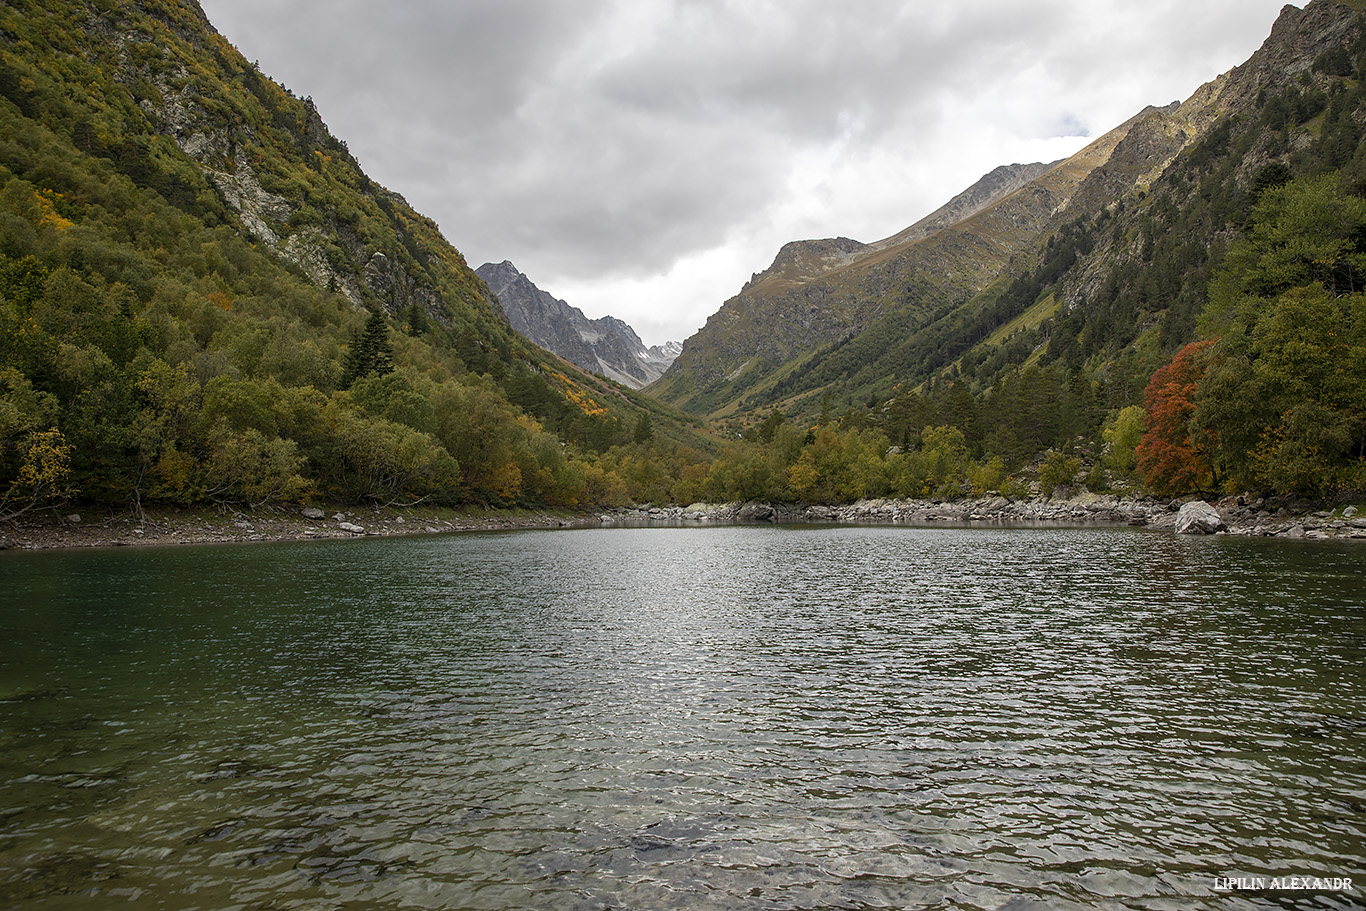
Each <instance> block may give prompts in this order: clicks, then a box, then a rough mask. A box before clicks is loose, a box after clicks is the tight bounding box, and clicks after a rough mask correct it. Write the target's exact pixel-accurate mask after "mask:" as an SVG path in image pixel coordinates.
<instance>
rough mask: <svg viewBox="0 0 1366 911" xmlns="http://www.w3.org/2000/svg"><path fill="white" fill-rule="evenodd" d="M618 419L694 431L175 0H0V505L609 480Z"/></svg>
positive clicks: (684, 444)
mask: <svg viewBox="0 0 1366 911" xmlns="http://www.w3.org/2000/svg"><path fill="white" fill-rule="evenodd" d="M633 440H634V441H636V444H637V445H646V444H648V445H651V446H654V447H655V449H656V450H657V451H658V452H659V453H661V456H662V457H669V458H676V459H681V460H682V461H683V462H686V461H688V460H689V459H693V458H702V455H701V454H700V453H698V454H697V455H696V456H694V455H692V454H691V453H693V452H694V449H693V447H695V446H700V447H704V448H705V447H706V446H707V445H709V443H708V441H707V440H706V439H704V438H703V437H701V436H700V435H699V434H698V433H697V431H696V429H695V428H693V427H690V426H688V424H687V422H686V421H685V420H684V419H683V418H682V416H681V415H679V414H678V413H677V412H675V411H673V410H672V409H669V408H667V407H664V406H662V405H660V404H659V403H657V402H654V401H652V400H649V399H646V398H644V397H642V396H638V395H635V394H634V393H632V392H631V391H630V390H623V389H622V388H621V387H620V386H619V385H617V384H614V383H609V382H606V381H603V380H600V379H598V378H596V377H593V376H591V375H589V374H586V373H584V372H582V371H580V370H578V369H577V368H574V367H572V366H570V365H568V364H566V363H565V362H564V361H562V360H560V359H558V358H555V357H553V356H551V355H549V354H547V353H546V352H544V351H542V350H541V349H540V348H537V347H536V346H534V345H532V344H530V343H529V342H527V341H526V340H525V339H524V338H523V337H521V336H520V335H518V334H517V333H516V332H514V331H513V330H512V328H511V326H510V325H509V324H508V321H507V319H506V317H505V316H504V315H503V313H502V311H501V310H500V309H499V307H498V306H497V304H496V302H495V298H494V296H493V294H492V293H491V292H490V291H489V289H488V288H487V286H486V285H485V283H484V282H483V281H482V280H481V279H480V278H479V277H478V276H477V275H475V274H474V272H473V271H472V270H471V269H470V268H469V267H468V266H467V265H466V263H465V260H464V258H463V257H462V256H461V254H460V253H459V251H458V250H456V249H455V248H454V247H452V246H451V245H450V244H449V243H448V242H447V241H446V239H445V238H443V237H442V236H441V234H440V233H439V231H438V230H437V228H436V225H435V223H434V222H433V221H432V220H431V219H429V218H427V217H425V216H424V215H422V214H420V213H419V212H417V211H415V210H414V209H413V208H412V207H411V206H410V205H409V204H408V203H407V202H406V201H405V200H404V199H403V198H402V197H401V196H400V195H398V194H397V193H394V192H392V191H390V190H388V189H386V188H384V187H382V186H380V185H378V184H377V183H375V182H374V181H373V180H371V179H370V178H369V177H368V176H367V175H366V174H365V171H364V170H363V168H362V166H361V164H360V162H358V161H357V160H356V159H355V157H354V156H352V155H351V153H350V152H349V150H348V148H347V145H346V143H345V141H343V140H342V139H340V138H338V137H335V136H333V135H332V133H331V132H330V131H329V130H328V128H327V126H326V124H325V123H324V121H323V119H322V117H321V114H320V112H319V111H318V110H317V108H316V107H315V106H314V105H313V103H312V102H311V100H309V99H308V98H306V97H305V98H299V97H296V96H295V95H294V93H293V92H292V91H290V90H289V89H286V88H284V87H283V86H281V85H279V84H277V83H275V82H274V81H272V80H271V79H270V78H268V77H267V76H266V75H265V74H263V73H261V72H259V71H258V69H257V68H256V67H255V66H254V65H253V64H251V63H249V62H248V61H246V60H245V59H244V58H243V57H242V55H241V54H239V53H238V52H237V50H236V49H235V48H234V47H233V46H232V45H231V43H229V41H228V40H227V39H226V38H225V37H224V36H222V35H220V34H219V33H218V32H217V31H216V30H215V29H214V28H213V26H212V25H211V24H210V22H209V21H208V19H207V18H206V17H205V15H204V12H203V10H202V9H201V8H200V7H199V5H198V4H197V3H195V2H193V0H129V2H111V0H93V2H83V0H47V2H42V3H36V2H32V0H12V2H9V3H5V4H0V519H3V518H5V517H9V516H13V515H16V514H18V513H21V512H24V511H26V510H29V509H34V508H39V507H44V506H48V505H51V504H53V503H59V502H62V501H64V500H69V499H72V498H80V499H82V500H85V501H88V502H95V503H99V504H105V505H109V506H133V507H135V508H141V506H142V505H143V504H153V503H176V504H195V503H205V502H209V503H218V504H263V503H271V502H281V501H298V500H306V499H309V498H313V497H323V498H327V499H332V500H338V501H343V502H377V503H411V502H430V503H444V504H451V505H459V504H462V503H483V504H490V505H512V504H525V505H540V504H552V505H560V506H574V505H583V504H588V503H609V502H622V501H623V500H624V499H625V498H626V496H627V494H626V490H627V485H626V483H625V482H624V481H623V480H622V479H621V478H620V477H619V476H618V475H616V474H615V473H614V471H613V469H612V465H611V464H607V463H603V462H602V460H603V457H604V456H603V454H604V453H606V452H608V451H609V450H611V449H613V448H614V447H618V446H625V445H630V444H632V442H633Z"/></svg>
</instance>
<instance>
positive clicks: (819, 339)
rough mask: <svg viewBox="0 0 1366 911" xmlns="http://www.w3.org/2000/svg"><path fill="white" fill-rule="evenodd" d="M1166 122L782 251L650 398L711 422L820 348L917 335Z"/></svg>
mask: <svg viewBox="0 0 1366 911" xmlns="http://www.w3.org/2000/svg"><path fill="white" fill-rule="evenodd" d="M1165 116H1166V115H1164V114H1163V113H1162V112H1160V111H1158V110H1156V109H1151V108H1150V109H1148V110H1146V111H1144V112H1143V113H1141V114H1140V115H1138V116H1137V117H1135V118H1133V119H1132V120H1130V121H1129V122H1127V123H1125V124H1123V125H1121V126H1120V127H1118V128H1116V129H1115V130H1112V131H1111V132H1109V133H1107V134H1106V135H1104V136H1102V137H1100V138H1099V139H1097V140H1095V141H1094V142H1092V143H1091V144H1089V145H1088V146H1087V147H1086V148H1085V149H1083V150H1082V151H1080V152H1078V153H1077V154H1076V155H1074V156H1072V157H1071V158H1069V159H1066V160H1065V161H1061V162H1056V163H1053V164H1051V165H1047V164H1032V165H1013V166H1010V167H1007V168H1000V169H997V170H996V171H993V172H992V173H991V174H988V175H986V176H985V177H983V178H982V179H981V180H979V181H978V182H977V183H975V184H974V185H973V186H972V187H969V188H968V189H967V190H965V191H964V192H962V193H960V194H959V195H958V196H956V197H955V198H954V199H953V200H951V201H950V202H949V203H947V204H946V205H945V206H943V207H941V208H940V209H939V210H937V211H936V212H934V213H931V214H930V215H929V216H926V217H925V218H923V219H921V220H920V221H918V222H916V223H915V224H913V225H911V226H910V227H908V228H906V229H904V230H902V231H900V232H898V233H897V234H895V235H893V236H891V237H888V238H886V239H884V240H881V241H877V242H875V243H871V244H861V243H858V242H857V241H853V240H849V239H848V238H837V239H834V240H823V241H798V242H794V243H790V244H787V245H785V246H784V247H783V249H782V250H781V251H779V254H778V256H777V257H776V258H775V260H774V262H773V264H772V265H771V266H770V267H769V268H768V269H766V270H764V271H763V272H761V273H757V274H755V276H754V277H753V278H752V279H751V280H750V281H749V282H748V283H746V285H745V287H744V288H743V289H742V290H741V291H740V293H739V294H737V295H736V296H735V297H733V298H731V299H730V300H728V301H726V302H725V304H723V305H722V307H721V309H720V310H719V311H718V312H717V313H716V314H714V315H713V316H712V317H711V318H710V319H709V320H708V321H707V324H706V325H705V326H704V327H703V328H702V329H701V330H700V331H699V332H698V333H697V334H696V335H694V336H692V337H691V338H689V339H688V340H687V341H686V342H684V345H683V351H682V353H681V354H680V355H679V357H678V359H677V360H676V361H675V362H674V363H673V365H672V366H671V367H670V368H669V370H668V371H666V372H665V375H664V376H663V377H662V378H661V379H660V380H659V381H658V382H657V383H655V384H654V385H653V386H652V387H651V388H650V392H651V393H652V394H654V395H656V396H658V397H659V398H661V399H663V400H665V401H668V402H671V403H673V404H676V405H679V406H680V407H682V408H684V409H685V410H687V411H690V412H693V413H696V414H706V415H712V416H717V415H720V414H722V413H728V412H730V411H733V410H734V409H735V406H736V404H737V402H738V399H739V397H740V396H741V395H747V394H752V393H753V392H754V390H755V389H756V388H759V387H762V386H763V384H764V383H765V381H769V380H772V379H773V378H775V377H776V375H777V374H778V373H779V372H780V371H781V370H782V369H783V367H784V366H785V365H787V364H789V363H791V362H792V361H794V360H799V359H801V358H802V357H804V356H806V355H809V354H810V353H812V352H813V351H815V350H818V349H819V348H821V347H822V346H823V345H826V344H829V343H832V342H835V341H837V340H840V339H846V338H850V337H852V336H855V335H857V334H858V333H859V332H860V331H863V330H866V329H868V328H869V327H870V326H873V325H875V324H878V323H879V322H880V321H884V320H887V319H893V320H895V321H898V324H899V327H900V329H901V331H904V332H910V331H913V330H914V328H915V326H916V325H917V324H919V323H920V322H923V321H924V320H926V319H928V318H929V317H932V316H933V315H935V314H938V313H941V312H943V311H945V310H949V309H952V308H954V307H957V306H959V305H961V304H963V303H964V302H966V301H967V300H968V298H970V297H971V296H972V295H973V294H975V293H977V292H979V291H981V290H982V289H984V288H985V287H987V286H988V285H989V284H990V283H991V282H992V281H993V280H994V279H995V278H996V277H997V276H998V275H999V274H1000V273H1001V271H1002V270H1003V269H1004V268H1005V267H1006V266H1007V264H1008V263H1009V261H1010V258H1011V256H1013V255H1014V254H1016V253H1018V252H1020V251H1021V250H1023V249H1025V248H1026V247H1027V246H1028V245H1029V244H1030V243H1032V242H1035V241H1037V239H1038V238H1039V236H1040V235H1041V234H1042V233H1043V232H1044V231H1045V230H1047V228H1048V227H1049V226H1050V225H1053V224H1054V223H1055V220H1056V218H1057V215H1058V213H1059V212H1060V211H1062V210H1064V209H1065V208H1066V207H1067V205H1068V203H1069V201H1070V200H1071V198H1072V196H1073V195H1074V194H1076V193H1077V192H1079V191H1080V190H1081V189H1082V187H1083V185H1084V182H1085V181H1086V180H1087V178H1088V177H1090V176H1091V175H1092V173H1093V172H1094V171H1095V170H1096V169H1097V168H1099V167H1100V166H1101V165H1103V164H1105V163H1106V162H1107V161H1109V160H1110V159H1111V158H1113V157H1114V156H1115V154H1116V149H1117V148H1119V147H1120V145H1121V144H1122V141H1123V140H1125V139H1126V138H1127V137H1128V136H1129V134H1130V133H1131V132H1132V133H1134V134H1135V135H1138V134H1140V133H1141V134H1145V135H1146V134H1147V133H1148V132H1149V131H1151V130H1153V129H1154V128H1155V127H1154V125H1153V124H1151V123H1150V122H1149V121H1151V120H1152V119H1153V118H1164V117H1165Z"/></svg>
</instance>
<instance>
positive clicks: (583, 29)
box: [202, 0, 1280, 341]
mask: <svg viewBox="0 0 1366 911" xmlns="http://www.w3.org/2000/svg"><path fill="white" fill-rule="evenodd" d="M202 5H203V6H204V8H205V11H206V12H207V13H208V15H209V17H210V19H211V20H212V21H213V22H214V23H215V25H216V26H217V27H218V28H219V29H220V30H221V31H222V32H223V33H224V34H225V35H226V36H227V37H228V39H229V40H231V41H232V42H233V43H235V44H236V45H237V46H238V48H239V50H241V51H242V53H243V54H244V55H245V56H246V57H247V58H248V59H259V60H260V62H261V67H262V70H263V71H264V72H266V73H267V74H268V75H271V76H273V77H275V78H277V79H279V80H280V81H282V82H284V83H285V84H286V85H288V86H289V87H290V88H291V89H292V90H293V91H294V92H295V93H296V94H299V95H311V96H313V98H314V100H315V101H316V102H317V104H318V107H319V110H320V111H321V113H322V115H323V117H324V119H325V120H327V122H328V124H329V126H330V127H331V128H332V129H333V132H335V133H336V134H337V135H339V136H340V137H341V138H344V139H346V140H347V142H348V144H349V145H350V147H351V150H352V151H353V152H354V153H355V154H356V156H357V157H358V158H359V159H360V161H361V163H362V165H363V166H364V167H365V168H366V170H367V171H368V172H369V173H370V174H371V176H372V177H374V178H375V179H376V180H378V181H380V182H381V183H383V184H385V185H386V186H389V187H391V188H392V189H395V190H397V191H399V192H401V193H403V194H404V195H405V196H406V197H407V198H408V199H409V201H410V202H412V203H413V204H414V206H416V207H417V208H418V209H419V210H420V211H422V212H424V213H425V214H427V215H430V216H432V217H433V218H435V219H436V220H437V221H438V223H439V224H440V225H441V227H442V230H443V232H444V233H445V234H446V236H447V238H448V239H449V240H450V241H451V242H452V243H454V244H455V245H456V246H457V247H458V248H460V249H461V250H462V252H464V253H465V254H466V256H467V257H468V258H469V259H470V260H471V265H477V264H478V263H479V262H482V261H484V260H486V259H488V260H494V261H498V260H502V259H505V258H507V259H512V260H513V261H514V262H516V263H517V264H518V266H519V267H521V268H522V269H523V270H524V271H526V272H527V273H528V274H529V275H530V276H531V277H532V279H533V280H534V281H536V282H537V283H539V284H542V286H543V287H546V288H547V289H548V290H551V291H552V293H556V294H557V296H561V292H559V291H558V290H557V287H561V286H564V287H572V288H574V289H575V290H576V292H577V293H580V294H582V295H584V296H585V297H594V298H595V299H592V300H590V299H575V300H571V301H570V302H571V303H573V304H575V305H576V306H580V307H582V308H583V309H584V310H585V311H586V312H589V313H590V314H591V315H600V314H601V313H602V312H615V313H616V315H618V316H621V317H623V318H625V319H627V320H628V321H631V322H633V323H647V324H650V325H655V326H658V327H659V330H658V331H660V332H663V333H667V334H670V335H677V336H682V335H686V334H688V333H689V332H690V331H691V328H695V326H697V325H700V323H701V321H702V320H703V319H705V316H706V315H707V314H708V313H710V312H711V311H713V310H715V309H716V307H717V306H719V304H720V303H721V301H722V300H723V299H724V298H725V297H726V296H728V295H729V294H731V293H734V291H735V290H738V285H739V282H740V281H743V279H744V278H746V277H748V273H749V272H751V271H753V270H756V269H760V268H763V267H765V266H766V265H767V262H768V260H769V259H771V257H772V255H773V253H774V252H775V251H776V249H777V246H778V245H779V244H781V243H782V242H783V241H785V240H790V239H794V238H795V237H798V236H809V233H814V234H819V235H834V234H851V235H854V236H859V234H860V233H862V234H863V235H864V236H863V237H862V239H865V240H871V239H875V237H876V236H885V235H886V234H891V233H894V232H895V231H896V230H899V229H900V228H901V227H904V226H905V225H907V224H910V223H911V222H913V221H915V220H916V219H917V218H919V217H920V216H921V215H923V214H925V212H926V211H928V210H930V209H932V208H934V207H935V206H937V205H938V204H940V203H942V202H943V201H945V200H946V199H947V198H948V197H949V196H951V195H952V194H953V193H956V192H958V191H959V190H961V189H963V187H965V186H966V185H967V184H968V183H970V182H971V181H972V180H973V179H975V178H976V177H977V176H979V175H980V174H982V173H984V172H985V171H987V170H989V169H990V168H991V167H994V166H995V165H997V164H1002V163H1007V162H1010V161H1014V160H1021V158H1022V157H1023V156H1028V155H1031V154H1032V155H1035V156H1036V157H1039V158H1041V157H1045V156H1051V157H1057V155H1059V154H1065V153H1066V149H1064V148H1063V146H1062V145H1059V142H1060V140H1058V138H1057V137H1073V141H1072V143H1071V146H1070V148H1073V149H1074V148H1078V147H1080V145H1082V144H1083V141H1084V140H1083V139H1082V138H1081V137H1084V136H1087V135H1096V134H1098V133H1100V132H1103V131H1104V130H1107V129H1109V128H1111V127H1113V126H1114V125H1116V124H1118V123H1119V122H1121V121H1122V120H1124V119H1125V118H1127V117H1128V116H1130V115H1131V114H1133V113H1135V112H1136V111H1137V110H1138V109H1139V108H1141V107H1142V106H1143V105H1144V104H1149V103H1156V104H1163V103H1166V102H1168V101H1171V100H1173V99H1175V98H1178V97H1182V98H1184V97H1185V96H1186V95H1188V94H1189V93H1190V92H1191V91H1193V90H1194V89H1195V88H1196V87H1197V86H1198V85H1199V84H1200V83H1201V82H1203V81H1206V80H1208V79H1210V78H1213V77H1214V76H1215V75H1217V74H1218V73H1219V72H1222V71H1223V70H1226V69H1228V68H1229V67H1230V66H1232V65H1234V64H1236V63H1239V62H1241V61H1242V60H1243V59H1245V58H1246V57H1247V56H1248V54H1250V53H1251V52H1252V51H1253V50H1254V49H1255V48H1256V46H1257V44H1258V43H1259V42H1260V41H1261V40H1262V38H1263V37H1265V35H1266V34H1267V33H1268V32H1269V30H1270V27H1271V23H1272V21H1273V20H1274V17H1275V14H1276V12H1277V10H1278V9H1279V6H1280V0H1202V3H1200V4H1195V5H1193V4H1190V3H1189V2H1187V0H1150V2H1148V3H1145V4H1141V5H1139V4H1133V3H1132V2H1130V0H1091V2H1088V3H1086V4H1078V3H1075V2H1072V0H1015V2H1011V0H1004V2H1003V0H956V2H954V3H942V2H934V3H930V2H917V0H911V2H906V0H851V2H850V3H845V4H834V3H830V2H829V0H784V2H782V3H778V2H760V0H575V2H573V3H566V2H561V0H395V2H394V3H390V4H384V5H379V4H374V3H368V2H364V3H363V2H360V0H290V2H281V0H202ZM1064 145H1065V144H1064ZM1059 149H1062V151H1058V150H1059ZM792 232H796V233H792ZM802 232H809V233H808V234H803V233H802ZM704 268H705V269H709V270H711V271H712V272H715V273H718V274H713V275H697V274H693V273H687V274H684V273H685V272H686V270H687V269H694V270H695V269H704ZM685 289H686V290H685ZM684 294H686V295H690V296H688V297H686V298H685V297H683V296H681V295H684ZM632 311H634V312H632ZM647 340H655V341H658V340H662V338H655V339H647Z"/></svg>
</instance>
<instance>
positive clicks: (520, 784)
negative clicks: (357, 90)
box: [0, 528, 1366, 909]
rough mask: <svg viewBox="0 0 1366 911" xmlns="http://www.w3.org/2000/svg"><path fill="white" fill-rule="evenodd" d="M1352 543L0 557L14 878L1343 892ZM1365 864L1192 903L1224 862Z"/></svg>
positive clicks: (1320, 899) (843, 531)
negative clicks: (1305, 887) (1335, 888)
mask: <svg viewBox="0 0 1366 911" xmlns="http://www.w3.org/2000/svg"><path fill="white" fill-rule="evenodd" d="M1364 556H1366V554H1364V553H1363V551H1362V550H1361V548H1360V547H1359V546H1358V547H1352V546H1349V545H1345V544H1333V543H1326V542H1302V543H1300V544H1287V543H1286V542H1266V541H1248V540H1236V539H1229V538H1219V539H1182V538H1174V537H1169V536H1164V535H1154V534H1150V533H1145V532H1139V531H1134V530H1129V529H1065V530H1057V529H1054V530H1044V529H1029V530H1015V531H1011V530H1000V529H993V530H987V531H978V530H970V529H933V530H929V529H908V528H835V529H819V528H792V529H783V528H715V529H604V530H594V531H575V532H525V533H514V534H497V535H466V536H456V537H433V538H425V539H397V540H395V539H389V540H383V541H361V542H345V543H338V544H322V543H312V544H303V545H278V546H276V545H271V546H264V545H262V546H251V547H235V548H233V547H223V548H213V549H170V550H136V551H109V552H90V553H70V554H34V555H4V559H0V579H3V581H4V585H3V587H2V588H0V619H3V623H4V627H3V628H4V630H5V633H6V635H5V637H4V641H3V642H0V746H2V747H3V748H2V749H0V907H40V906H41V907H43V908H92V907H93V908H100V907H114V906H123V905H127V904H129V903H132V904H135V905H136V906H137V907H149V908H175V909H189V908H203V909H231V908H240V909H264V908H308V909H322V908H341V907H345V908H366V907H376V908H380V907H384V908H389V907H393V908H398V907H403V908H472V909H510V908H534V909H542V908H544V909H552V908H553V909H579V908H582V909H600V908H622V909H625V908H644V909H660V908H679V909H684V908H686V909H708V908H715V909H794V908H812V909H828V908H908V907H917V908H919V907H924V908H983V909H985V908H1010V909H1017V908H1033V907H1038V908H1069V907H1078V908H1080V907H1108V908H1143V909H1165V908H1189V907H1200V906H1204V904H1205V903H1206V902H1208V901H1211V900H1213V901H1217V903H1218V907H1220V908H1263V907H1265V908H1273V907H1274V908H1280V907H1305V908H1311V907H1312V908H1323V907H1328V908H1334V907H1340V908H1347V907H1359V906H1361V904H1362V902H1363V896H1366V869H1363V864H1362V858H1363V845H1366V749H1363V747H1366V679H1363V675H1362V667H1363V658H1366V580H1364V579H1363V574H1362V567H1363V564H1364V562H1366V561H1363V557H1364ZM1290 875H1318V876H1337V877H1355V878H1356V889H1355V891H1350V892H1326V891H1322V890H1320V891H1309V892H1297V893H1288V892H1279V893H1273V892H1265V891H1263V892H1235V893H1216V892H1215V891H1214V883H1215V878H1216V877H1238V876H1242V877H1248V876H1265V877H1271V876H1290Z"/></svg>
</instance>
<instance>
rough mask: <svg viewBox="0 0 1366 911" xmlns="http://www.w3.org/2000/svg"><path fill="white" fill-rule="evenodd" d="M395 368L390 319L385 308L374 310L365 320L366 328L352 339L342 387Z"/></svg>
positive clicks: (347, 387) (383, 373) (390, 371)
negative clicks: (387, 317)
mask: <svg viewBox="0 0 1366 911" xmlns="http://www.w3.org/2000/svg"><path fill="white" fill-rule="evenodd" d="M393 370H394V349H393V346H392V345H390V343H389V321H388V320H387V319H386V318H385V316H384V311H383V310H374V311H372V312H371V313H370V318H369V319H368V320H366V321H365V328H364V329H362V330H361V331H360V332H358V333H357V334H356V335H355V337H354V338H353V339H352V340H351V348H350V350H349V351H347V353H346V369H345V370H344V371H343V372H342V381H341V387H342V388H343V389H349V388H351V385H352V384H353V383H355V382H356V380H358V379H360V378H361V377H363V376H365V375H367V374H370V373H374V374H378V375H379V376H384V375H385V374H386V373H392V372H393Z"/></svg>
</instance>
